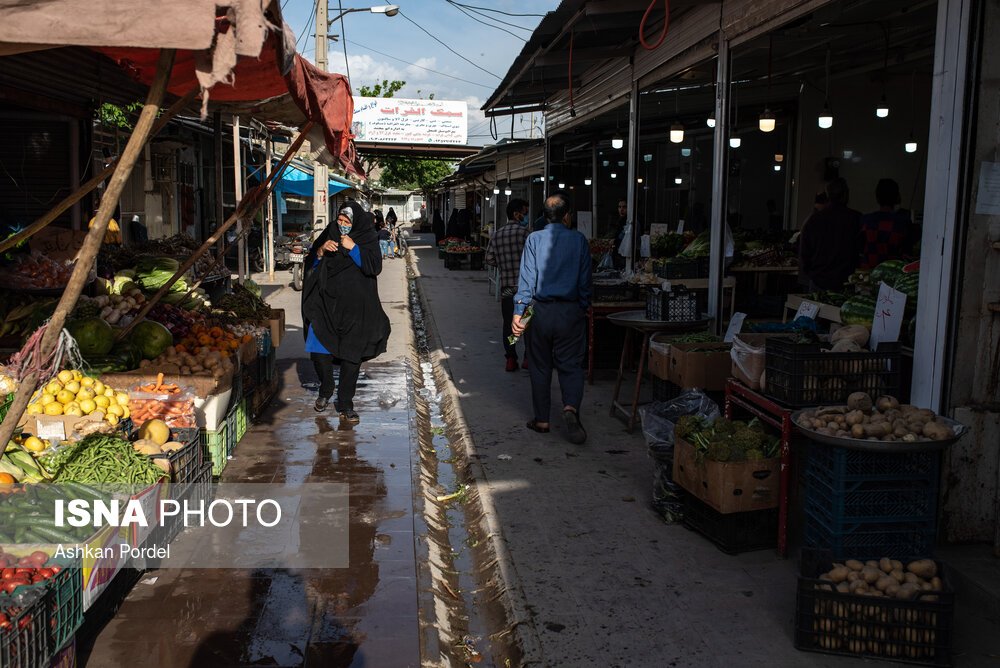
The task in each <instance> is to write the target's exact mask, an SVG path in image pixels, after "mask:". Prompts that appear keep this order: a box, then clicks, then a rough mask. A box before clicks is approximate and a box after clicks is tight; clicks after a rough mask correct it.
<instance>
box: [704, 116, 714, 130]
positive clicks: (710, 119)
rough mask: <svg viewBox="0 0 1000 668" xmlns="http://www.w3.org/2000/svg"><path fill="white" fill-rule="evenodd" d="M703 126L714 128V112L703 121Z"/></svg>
mask: <svg viewBox="0 0 1000 668" xmlns="http://www.w3.org/2000/svg"><path fill="white" fill-rule="evenodd" d="M705 125H707V126H708V127H710V128H714V127H715V112H712V115H711V116H709V117H708V118H706V119H705Z"/></svg>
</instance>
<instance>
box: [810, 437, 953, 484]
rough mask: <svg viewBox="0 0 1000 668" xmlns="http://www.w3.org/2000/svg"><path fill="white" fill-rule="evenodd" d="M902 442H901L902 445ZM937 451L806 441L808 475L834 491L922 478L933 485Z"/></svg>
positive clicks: (937, 465) (920, 479) (936, 467)
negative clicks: (860, 447) (862, 447)
mask: <svg viewBox="0 0 1000 668" xmlns="http://www.w3.org/2000/svg"><path fill="white" fill-rule="evenodd" d="M904 445H905V444H904ZM940 456H941V455H940V453H938V452H909V451H907V450H906V449H905V447H901V448H900V450H899V452H898V453H889V452H868V451H867V450H853V449H850V448H839V447H837V446H833V445H827V444H825V443H816V442H810V444H809V474H810V475H812V476H815V477H816V478H818V479H819V480H822V481H823V482H825V483H827V484H828V485H830V486H831V487H833V489H834V490H840V489H846V488H847V486H849V485H851V484H852V483H856V482H900V481H925V482H927V483H929V484H935V485H936V484H937V480H938V467H939V461H940Z"/></svg>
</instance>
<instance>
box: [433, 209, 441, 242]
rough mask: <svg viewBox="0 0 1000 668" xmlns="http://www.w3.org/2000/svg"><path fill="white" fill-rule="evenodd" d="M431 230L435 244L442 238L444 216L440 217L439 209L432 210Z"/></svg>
mask: <svg viewBox="0 0 1000 668" xmlns="http://www.w3.org/2000/svg"><path fill="white" fill-rule="evenodd" d="M431 230H432V231H433V232H434V243H435V244H437V243H438V242H439V241H441V240H442V239H444V218H442V217H441V212H440V211H435V212H434V222H432V223H431Z"/></svg>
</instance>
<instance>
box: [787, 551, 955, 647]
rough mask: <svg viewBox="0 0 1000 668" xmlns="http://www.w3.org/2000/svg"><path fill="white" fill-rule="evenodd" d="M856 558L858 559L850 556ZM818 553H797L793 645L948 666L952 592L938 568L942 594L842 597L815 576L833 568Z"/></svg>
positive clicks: (828, 559)
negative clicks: (906, 597) (798, 562)
mask: <svg viewBox="0 0 1000 668" xmlns="http://www.w3.org/2000/svg"><path fill="white" fill-rule="evenodd" d="M852 558H859V557H852ZM834 559H835V557H833V556H832V555H831V554H830V553H828V552H824V551H822V550H810V549H803V550H802V557H801V560H800V564H799V578H798V586H797V590H796V595H795V647H796V648H797V649H800V650H804V651H807V652H823V653H825V654H841V655H846V656H857V657H865V658H872V659H882V660H887V661H903V662H906V663H917V664H922V665H932V666H947V665H951V643H952V621H953V617H954V610H955V594H954V589H953V587H952V585H951V582H950V579H949V577H948V572H947V569H946V567H945V565H944V564H942V563H938V577H940V578H941V580H942V582H943V586H944V589H943V591H919V592H917V594H916V597H915V598H913V599H910V600H905V599H898V598H889V597H886V596H881V597H873V596H864V595H859V594H842V593H840V592H837V591H835V590H834V589H833V587H832V585H831V584H830V583H829V582H826V581H824V580H820V579H819V576H820V575H821V574H823V573H826V572H827V571H829V570H830V569H831V568H832V566H833V560H834Z"/></svg>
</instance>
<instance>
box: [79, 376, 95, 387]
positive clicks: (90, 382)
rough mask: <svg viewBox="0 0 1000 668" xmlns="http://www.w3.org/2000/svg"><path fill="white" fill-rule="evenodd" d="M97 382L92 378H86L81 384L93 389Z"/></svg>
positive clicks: (81, 380) (82, 379)
mask: <svg viewBox="0 0 1000 668" xmlns="http://www.w3.org/2000/svg"><path fill="white" fill-rule="evenodd" d="M95 382H97V381H95V380H94V379H93V378H91V377H90V376H84V377H83V378H81V379H80V384H81V385H83V386H84V387H93V386H94V383H95Z"/></svg>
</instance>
